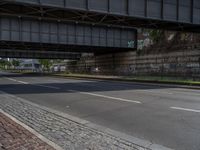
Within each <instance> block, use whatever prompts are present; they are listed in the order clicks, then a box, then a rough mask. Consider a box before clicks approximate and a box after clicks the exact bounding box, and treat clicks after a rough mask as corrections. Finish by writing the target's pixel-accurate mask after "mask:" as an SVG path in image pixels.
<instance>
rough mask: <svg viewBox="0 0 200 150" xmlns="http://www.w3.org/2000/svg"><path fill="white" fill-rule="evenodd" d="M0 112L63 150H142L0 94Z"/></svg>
mask: <svg viewBox="0 0 200 150" xmlns="http://www.w3.org/2000/svg"><path fill="white" fill-rule="evenodd" d="M0 109H2V110H3V111H5V112H6V113H8V114H10V115H12V116H13V117H15V118H16V119H18V120H19V121H21V122H23V123H24V124H26V125H27V126H29V127H31V128H33V129H34V130H35V131H37V132H38V133H40V134H41V135H43V136H44V137H46V138H47V139H49V140H50V141H52V142H54V143H56V144H57V145H59V146H61V147H62V148H63V149H66V150H144V148H141V147H139V146H137V145H135V144H134V143H131V142H129V141H126V140H123V139H121V138H118V137H114V136H112V135H110V134H108V133H103V132H100V131H97V130H95V129H93V128H90V127H87V126H85V125H83V124H79V123H76V122H74V121H71V120H69V119H67V118H64V117H62V116H59V115H57V114H55V113H52V112H49V111H47V110H44V109H42V108H40V107H37V106H35V105H32V104H30V103H26V102H24V101H21V100H17V99H16V97H13V96H12V95H8V94H3V93H0Z"/></svg>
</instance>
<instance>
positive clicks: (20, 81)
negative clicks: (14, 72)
mask: <svg viewBox="0 0 200 150" xmlns="http://www.w3.org/2000/svg"><path fill="white" fill-rule="evenodd" d="M6 79H8V80H10V81H14V82H19V83H22V84H29V83H28V82H24V81H20V80H15V79H12V78H6Z"/></svg>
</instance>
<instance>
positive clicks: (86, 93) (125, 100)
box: [68, 90, 141, 104]
mask: <svg viewBox="0 0 200 150" xmlns="http://www.w3.org/2000/svg"><path fill="white" fill-rule="evenodd" d="M68 91H70V92H78V93H81V94H85V95H91V96H96V97H103V98H107V99H113V100H118V101H123V102H129V103H137V104H141V102H140V101H134V100H129V99H124V98H117V97H112V96H106V95H101V94H95V93H89V92H81V91H76V90H68Z"/></svg>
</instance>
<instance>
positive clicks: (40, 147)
mask: <svg viewBox="0 0 200 150" xmlns="http://www.w3.org/2000/svg"><path fill="white" fill-rule="evenodd" d="M33 149H37V150H54V149H53V148H52V147H50V146H49V145H47V144H46V143H44V142H43V141H41V140H40V139H39V138H38V137H36V136H35V135H33V134H32V133H30V132H29V131H27V130H26V129H24V128H23V127H22V126H20V125H18V124H17V123H16V122H14V121H13V120H11V119H10V118H8V117H7V116H5V115H4V114H2V113H1V112H0V150H33Z"/></svg>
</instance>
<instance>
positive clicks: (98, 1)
mask: <svg viewBox="0 0 200 150" xmlns="http://www.w3.org/2000/svg"><path fill="white" fill-rule="evenodd" d="M3 2H4V3H3ZM3 2H2V3H1V4H2V5H1V7H2V8H3V9H1V13H9V12H11V14H12V12H15V13H16V14H19V15H26V16H35V17H49V18H57V19H61V20H62V19H65V20H71V21H80V22H81V21H83V22H93V23H97V24H99V23H101V24H115V25H116V24H118V25H126V26H139V27H150V28H162V29H172V30H185V31H194V32H199V31H200V1H199V0H3ZM11 5H12V7H11ZM5 10H9V11H5Z"/></svg>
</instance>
